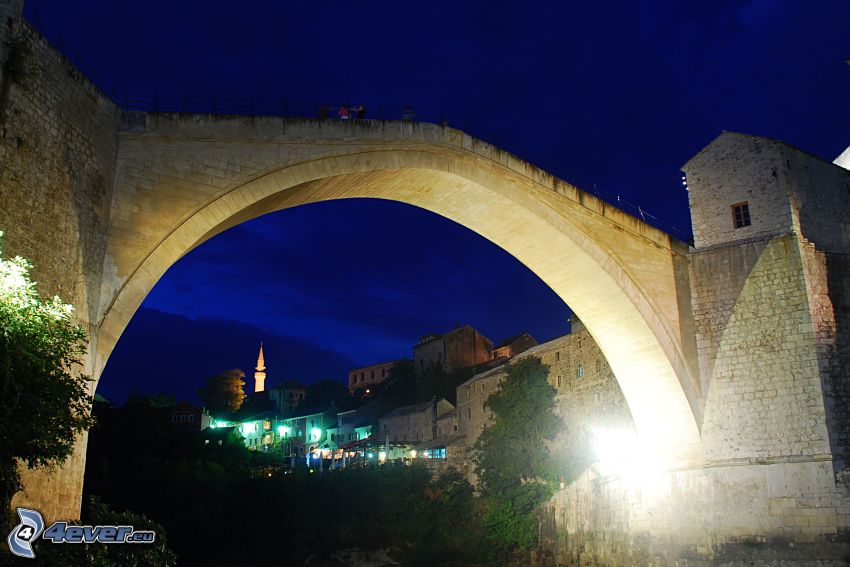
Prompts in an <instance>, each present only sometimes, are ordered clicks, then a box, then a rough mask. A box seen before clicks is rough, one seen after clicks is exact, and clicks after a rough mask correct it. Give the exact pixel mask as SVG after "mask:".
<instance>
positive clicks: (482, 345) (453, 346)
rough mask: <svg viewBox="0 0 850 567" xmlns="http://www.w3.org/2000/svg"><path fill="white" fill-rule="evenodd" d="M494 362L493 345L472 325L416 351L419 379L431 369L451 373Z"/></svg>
mask: <svg viewBox="0 0 850 567" xmlns="http://www.w3.org/2000/svg"><path fill="white" fill-rule="evenodd" d="M492 358H493V342H492V341H491V340H490V339H488V338H487V337H485V336H484V335H482V334H481V333H479V332H478V331H477V330H476V329H473V328H472V327H470V326H469V325H464V326H463V327H461V328H459V329H455V330H453V331H451V332H448V333H446V334H444V335H441V336H438V337H436V338H434V339H433V340H431V341H428V342H424V343H420V344H417V345H416V346H415V347H413V363H414V365H415V367H416V375H417V377H419V376H422V374H423V373H424V372H425V371H426V370H427V369H428V368H439V369H442V370H446V371H449V372H451V371H452V370H457V369H459V368H469V367H470V366H475V365H477V364H483V363H485V362H487V361H489V360H492Z"/></svg>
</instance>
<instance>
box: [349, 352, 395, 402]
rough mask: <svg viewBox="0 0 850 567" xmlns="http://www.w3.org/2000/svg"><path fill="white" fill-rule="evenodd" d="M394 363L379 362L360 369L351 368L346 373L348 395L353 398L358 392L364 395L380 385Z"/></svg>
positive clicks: (392, 361)
mask: <svg viewBox="0 0 850 567" xmlns="http://www.w3.org/2000/svg"><path fill="white" fill-rule="evenodd" d="M395 363H396V361H394V360H391V361H389V362H380V363H378V364H372V365H369V366H363V367H362V368H352V369H351V370H349V371H348V393H349V394H351V395H352V396H354V395H355V394H357V393H358V392H359V393H361V394H365V393H366V390H368V389H370V388H372V387H373V386H375V385H376V384H380V383H381V382H383V381H384V380H386V379H387V378H388V377H389V375H390V369H391V368H392V367H393V364H395Z"/></svg>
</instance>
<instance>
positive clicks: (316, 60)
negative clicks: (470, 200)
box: [26, 0, 850, 400]
mask: <svg viewBox="0 0 850 567" xmlns="http://www.w3.org/2000/svg"><path fill="white" fill-rule="evenodd" d="M26 12H27V14H29V16H30V17H34V16H35V14H36V13H37V14H38V18H39V20H40V24H41V26H42V27H43V28H44V29H45V30H47V31H48V32H49V33H50V34H51V35H54V36H61V37H62V38H63V40H64V45H65V47H66V49H68V50H70V51H72V52H76V53H78V54H79V56H80V58H81V59H82V60H83V61H85V62H86V63H87V66H90V67H93V68H95V69H96V70H97V73H98V75H99V76H100V77H101V78H102V80H103V81H105V82H108V83H110V84H112V85H115V86H116V88H117V89H119V90H120V91H124V90H126V91H127V92H128V93H130V94H142V95H152V94H157V95H160V96H165V95H172V96H180V95H187V96H210V95H213V94H214V95H216V97H220V98H223V97H236V98H241V99H245V100H247V99H248V98H249V97H252V96H253V97H257V98H265V99H274V98H283V97H288V98H289V99H291V100H305V101H322V102H328V103H329V104H338V103H341V102H348V103H351V104H358V103H361V102H362V103H365V104H366V105H367V108H370V107H371V108H374V105H375V104H376V103H382V104H386V105H408V104H409V105H413V106H414V107H415V108H417V109H421V110H422V113H423V114H424V113H425V112H426V111H427V112H430V113H440V114H442V115H443V116H445V117H446V118H448V120H449V122H450V123H451V124H453V125H456V126H458V127H462V128H464V129H466V130H467V131H469V132H470V133H471V134H473V135H477V136H480V137H482V138H484V139H487V140H489V141H492V142H495V143H497V144H498V145H500V146H502V147H504V148H505V149H507V150H510V151H512V152H514V153H516V154H517V155H519V156H520V157H523V158H525V159H527V160H529V161H531V162H532V163H534V164H535V165H538V166H540V167H542V168H544V169H546V170H548V171H550V172H552V173H554V174H555V175H557V176H559V177H562V178H564V179H566V180H568V181H571V182H573V183H575V184H577V185H579V186H581V187H583V188H586V189H590V190H592V189H593V187H594V186H596V187H597V188H599V189H601V190H603V191H606V192H608V193H612V194H616V195H621V196H622V197H623V198H624V199H626V200H628V201H629V202H632V203H636V204H640V205H641V206H642V208H644V209H646V210H648V211H650V212H651V213H652V214H653V215H655V216H656V217H658V219H660V221H662V222H663V223H666V224H669V225H673V226H676V227H679V228H680V229H683V230H685V231H689V229H690V227H689V218H688V213H687V198H686V195H685V193H684V192H683V191H682V189H681V185H680V184H679V171H678V168H679V166H680V165H681V164H683V163H684V162H685V161H687V159H688V158H689V157H691V156H692V155H693V154H694V153H696V152H697V151H698V150H699V149H700V148H701V147H703V146H704V145H705V144H707V143H708V142H709V141H710V140H711V139H712V138H713V137H714V136H716V135H717V134H718V133H719V132H720V131H721V130H724V129H725V130H736V131H742V132H747V133H752V134H758V135H763V136H769V137H773V138H779V139H782V140H784V141H787V142H789V143H792V144H794V145H796V146H798V147H800V148H802V149H804V150H807V151H810V152H812V153H814V154H816V155H819V156H822V157H824V158H826V159H829V160H832V159H834V158H835V157H836V156H837V155H838V154H839V153H840V152H841V151H842V150H843V149H844V148H845V147H846V146H847V145H848V144H850V68H848V66H847V64H846V63H845V60H846V59H848V58H850V34H848V33H847V29H848V28H847V23H848V22H850V2H847V1H846V0H840V1H839V0H834V1H829V0H818V1H815V2H802V1H798V0H752V1H723V0H718V1H714V2H699V3H696V2H677V1H674V0H663V1H657V2H560V3H555V2H540V3H537V2H523V3H521V4H520V3H499V2H487V3H483V2H482V3H477V2H476V3H471V2H470V3H461V2H440V1H429V2H417V3H414V2H405V3H400V2H390V1H385V2H359V3H350V2H349V3H335V2H330V3H321V4H316V3H313V2H249V3H242V4H240V5H239V6H238V7H237V4H234V3H232V2H227V3H225V2H213V1H209V0H208V1H205V2H200V1H197V2H195V1H191V2H189V1H182V2H181V1H178V0H169V1H167V2H166V1H163V0H148V1H147V2H145V3H132V4H131V3H125V2H94V1H77V2H66V1H59V0H28V4H27V7H26ZM567 315H568V310H567V308H566V307H565V306H564V305H563V303H562V302H561V301H560V300H559V299H558V298H557V297H555V296H554V295H553V294H552V293H551V291H549V290H548V288H546V286H545V285H544V284H542V283H541V282H540V281H539V280H538V279H537V278H536V277H535V276H534V275H533V274H530V273H529V272H528V271H527V270H526V269H525V268H524V267H522V266H521V265H519V264H518V263H517V262H516V261H515V260H513V259H512V258H511V257H509V256H507V255H506V254H505V253H504V252H502V251H501V250H499V249H497V248H495V247H494V246H492V245H490V244H489V243H487V242H486V241H484V240H483V239H481V238H480V237H478V236H476V235H474V234H472V233H470V232H469V231H467V230H466V229H463V228H462V227H459V226H457V225H453V224H452V223H451V222H449V221H446V220H444V219H440V218H438V217H435V216H434V215H431V214H429V213H425V212H423V211H418V210H416V209H412V208H410V207H406V206H403V205H398V204H392V203H385V202H377V201H356V202H355V201H344V202H335V203H326V204H321V205H313V206H309V207H302V208H298V209H294V210H290V211H283V212H280V213H276V214H273V215H269V216H267V217H263V218H261V219H257V220H255V221H253V222H251V223H247V224H245V225H242V226H239V227H236V228H235V229H233V230H231V231H228V232H226V233H224V234H222V235H220V236H218V237H216V238H215V239H213V240H211V241H210V242H208V243H207V244H205V245H203V246H201V247H200V248H198V249H197V250H195V251H194V252H192V253H191V254H189V255H188V256H187V257H186V258H184V259H183V260H181V262H179V263H178V264H177V265H176V266H174V268H172V269H171V270H170V271H169V272H168V274H166V276H165V277H164V278H163V279H162V280H161V281H160V283H159V284H158V285H157V287H156V288H155V289H154V290H153V291H152V293H151V294H150V296H149V297H148V298H147V300H146V301H145V303H144V305H143V308H142V310H141V311H140V313H139V314H138V315H137V317H136V318H135V319H134V320H133V322H132V323H131V324H130V327H129V328H128V330H127V332H126V334H125V336H124V337H123V338H122V340H121V341H120V342H119V345H118V347H117V349H116V351H115V353H114V354H113V357H112V359H111V360H110V362H109V364H108V365H107V368H106V371H105V373H104V377H103V380H102V382H101V386H100V391H101V392H102V393H103V394H104V395H107V396H112V397H114V398H116V399H119V400H120V399H121V398H122V397H124V396H125V395H126V392H127V391H128V390H129V389H130V388H131V387H136V388H137V389H138V390H139V391H142V392H145V391H155V390H171V391H174V392H175V393H176V394H178V396H180V397H192V396H193V392H194V390H195V388H196V387H197V385H199V384H200V383H201V382H202V381H203V379H204V378H205V376H207V375H208V374H210V373H213V372H215V371H216V370H220V369H224V368H228V367H233V366H236V367H242V368H243V369H245V370H248V369H249V366H250V365H251V364H252V363H253V359H254V357H255V355H256V353H255V350H256V343H257V342H258V341H259V340H260V339H261V338H262V339H263V340H265V341H266V342H267V343H269V345H270V346H269V352H268V353H267V359H268V366H269V382H270V383H276V382H277V381H278V380H282V379H284V378H290V377H292V378H300V379H303V380H307V381H312V380H314V379H317V378H324V377H331V378H337V379H340V380H342V379H343V377H344V371H345V368H346V367H347V366H348V365H351V364H366V363H370V362H375V361H378V360H381V359H386V358H394V357H398V356H404V355H408V356H409V354H410V346H411V345H412V343H413V341H415V339H416V338H417V337H418V336H419V335H422V334H425V333H429V332H434V331H437V332H439V331H445V330H448V329H449V328H451V326H452V325H453V324H454V323H455V322H460V323H470V324H472V325H474V326H477V327H479V328H480V329H481V330H482V331H483V332H484V333H486V334H488V335H489V336H490V337H491V338H492V339H494V340H497V341H498V340H500V339H502V338H504V337H506V336H508V335H511V334H514V333H516V332H520V331H523V330H530V331H531V332H532V333H533V334H534V335H535V336H537V337H538V339H541V340H543V339H548V338H551V337H552V336H556V335H558V334H561V333H563V332H565V331H566V330H567V328H568V327H567V325H566V324H565V318H566V316H567Z"/></svg>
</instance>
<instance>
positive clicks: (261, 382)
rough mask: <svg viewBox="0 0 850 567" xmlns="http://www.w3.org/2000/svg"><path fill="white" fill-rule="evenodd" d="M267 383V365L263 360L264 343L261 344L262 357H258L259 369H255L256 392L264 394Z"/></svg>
mask: <svg viewBox="0 0 850 567" xmlns="http://www.w3.org/2000/svg"><path fill="white" fill-rule="evenodd" d="M265 382H266V363H265V361H264V360H263V343H260V356H258V357H257V368H255V369H254V391H255V392H262V391H263V390H264V389H265Z"/></svg>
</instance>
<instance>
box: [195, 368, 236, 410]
mask: <svg viewBox="0 0 850 567" xmlns="http://www.w3.org/2000/svg"><path fill="white" fill-rule="evenodd" d="M244 378H245V373H244V372H242V371H241V370H239V369H238V368H233V369H231V370H225V371H224V372H222V373H221V374H216V375H215V376H210V378H209V379H207V383H206V385H205V386H204V387H203V388H201V389H199V390H198V393H199V394H200V395H201V400H203V402H204V405H205V406H206V407H207V409H208V410H209V411H210V412H211V413H216V412H225V411H236V410H238V409H239V408H241V407H242V402H244V401H245V392H244V391H243V390H242V387H243V386H245V380H244Z"/></svg>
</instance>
